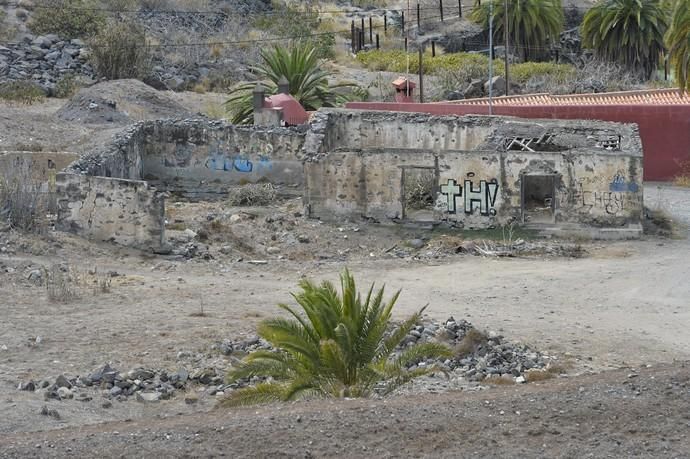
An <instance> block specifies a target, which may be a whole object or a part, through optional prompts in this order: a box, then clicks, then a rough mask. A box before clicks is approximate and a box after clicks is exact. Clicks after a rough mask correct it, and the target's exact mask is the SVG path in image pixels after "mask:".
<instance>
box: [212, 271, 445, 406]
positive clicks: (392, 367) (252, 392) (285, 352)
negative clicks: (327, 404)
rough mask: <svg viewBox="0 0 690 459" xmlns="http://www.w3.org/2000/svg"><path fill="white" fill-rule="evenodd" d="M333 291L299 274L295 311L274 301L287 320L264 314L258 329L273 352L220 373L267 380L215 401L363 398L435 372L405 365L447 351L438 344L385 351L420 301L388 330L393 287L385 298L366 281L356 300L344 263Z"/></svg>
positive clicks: (407, 326)
mask: <svg viewBox="0 0 690 459" xmlns="http://www.w3.org/2000/svg"><path fill="white" fill-rule="evenodd" d="M340 283H341V293H340V294H338V292H337V290H336V288H335V286H334V285H333V284H332V283H330V282H327V281H325V282H323V283H321V284H320V285H317V284H315V283H313V282H311V281H308V280H303V281H302V282H300V284H299V286H300V288H301V289H302V291H301V292H300V293H297V294H293V298H295V300H296V301H297V303H298V304H299V305H300V307H301V308H302V310H303V312H302V313H300V312H298V311H297V310H295V309H294V308H292V307H290V306H288V305H286V304H280V305H278V306H279V307H280V308H281V309H283V310H284V311H286V312H287V313H288V314H289V315H290V316H292V317H291V318H290V319H285V318H273V319H268V320H264V321H263V322H261V324H260V325H259V327H258V333H259V336H261V337H262V338H263V339H265V340H266V341H268V342H269V343H270V344H271V345H272V346H273V347H274V348H275V349H279V350H278V351H275V352H274V351H264V350H259V351H255V352H253V353H251V354H249V355H248V356H247V357H245V359H244V360H243V361H242V362H241V363H240V364H238V365H237V367H236V368H235V369H234V370H232V371H231V372H230V374H229V375H228V377H229V379H230V380H231V381H238V380H242V379H245V378H252V377H254V376H258V377H263V378H270V380H269V381H267V382H263V383H260V384H257V385H256V386H250V387H246V388H243V389H238V390H236V391H233V392H232V393H231V394H230V395H229V396H228V397H227V398H225V399H224V400H223V401H222V402H221V405H222V406H237V405H248V404H255V403H267V402H272V401H288V400H294V399H298V398H304V397H310V396H312V397H313V396H317V397H366V396H368V395H369V394H371V392H372V391H373V390H374V388H376V389H377V390H379V389H380V390H381V392H383V393H390V391H392V390H393V389H395V388H397V387H399V386H400V385H402V384H404V383H406V382H407V381H410V380H411V379H414V378H416V377H418V376H422V375H425V374H428V373H430V372H433V371H438V369H437V368H435V367H433V366H428V367H417V368H415V369H412V370H408V367H410V366H412V365H414V364H416V363H418V362H420V361H421V360H423V359H426V358H430V357H439V358H440V357H451V356H452V355H453V352H452V351H451V349H450V348H448V347H447V346H445V345H443V344H439V343H424V344H417V345H414V346H411V347H407V348H405V350H404V351H402V353H400V354H399V355H397V356H395V357H393V352H394V350H395V349H396V348H397V346H398V345H399V344H400V342H401V341H402V340H403V339H404V338H405V336H407V334H408V333H409V332H410V330H412V328H413V327H414V326H415V324H417V322H419V320H420V319H421V314H422V311H423V310H424V308H422V310H420V311H419V312H418V313H416V314H413V315H412V316H411V317H409V318H408V319H407V320H406V321H405V322H403V323H402V324H401V325H400V326H398V327H395V328H393V329H392V331H390V330H391V328H392V327H391V323H390V319H391V313H392V310H393V306H394V305H395V302H396V301H397V299H398V296H399V295H400V292H399V291H398V292H397V293H396V294H394V295H393V297H392V298H391V299H389V300H388V301H385V300H384V298H383V296H384V289H383V288H381V289H380V290H378V291H377V292H374V285H373V284H372V286H371V287H370V288H369V290H368V291H367V293H366V297H365V298H364V299H363V298H362V296H361V293H360V292H358V291H357V288H356V285H355V280H354V278H353V277H352V275H351V274H350V272H349V271H348V270H345V271H344V272H343V273H342V274H341V276H340Z"/></svg>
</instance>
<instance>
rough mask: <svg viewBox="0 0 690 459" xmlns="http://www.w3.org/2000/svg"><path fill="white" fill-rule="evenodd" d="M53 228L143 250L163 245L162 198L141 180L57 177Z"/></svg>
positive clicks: (163, 213)
mask: <svg viewBox="0 0 690 459" xmlns="http://www.w3.org/2000/svg"><path fill="white" fill-rule="evenodd" d="M56 183H57V195H58V200H57V205H58V215H59V216H60V218H58V222H57V229H58V230H61V231H69V232H73V233H77V234H79V235H81V236H84V237H86V238H88V239H92V240H96V241H107V242H114V243H116V244H120V245H124V246H129V247H134V248H140V249H145V250H154V251H156V250H159V249H160V248H161V247H162V246H163V245H164V242H165V201H164V195H163V194H162V193H159V192H158V191H157V190H156V189H155V188H154V187H151V186H150V185H149V184H148V183H146V182H144V181H141V180H127V179H115V178H108V177H96V176H87V175H77V174H71V173H59V174H57V181H56Z"/></svg>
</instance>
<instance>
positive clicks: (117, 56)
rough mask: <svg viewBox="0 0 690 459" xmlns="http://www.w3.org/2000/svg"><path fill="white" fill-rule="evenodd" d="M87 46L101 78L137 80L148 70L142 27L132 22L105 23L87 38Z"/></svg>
mask: <svg viewBox="0 0 690 459" xmlns="http://www.w3.org/2000/svg"><path fill="white" fill-rule="evenodd" d="M90 46H91V57H90V60H91V63H92V64H93V67H94V70H96V73H97V74H98V75H99V76H101V77H103V78H107V79H109V80H117V79H122V78H139V79H141V78H144V77H145V76H146V75H148V73H149V71H150V66H151V49H150V47H149V46H148V45H147V44H146V35H145V33H144V31H143V29H141V28H140V27H139V26H137V25H135V24H131V23H125V22H119V23H113V24H109V25H108V26H106V27H105V28H104V29H103V30H102V31H101V32H99V33H98V34H97V35H96V36H95V37H93V39H92V40H90Z"/></svg>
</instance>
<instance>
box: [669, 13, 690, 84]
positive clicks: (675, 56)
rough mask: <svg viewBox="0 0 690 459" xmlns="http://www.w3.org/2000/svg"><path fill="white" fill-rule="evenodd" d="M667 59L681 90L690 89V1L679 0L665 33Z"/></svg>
mask: <svg viewBox="0 0 690 459" xmlns="http://www.w3.org/2000/svg"><path fill="white" fill-rule="evenodd" d="M666 41H667V43H668V47H669V61H670V63H671V66H672V68H673V75H674V77H675V80H676V84H677V85H678V87H679V88H680V89H681V91H686V90H690V1H689V0H679V1H678V3H677V5H676V8H675V10H674V11H673V20H672V21H671V27H670V28H669V31H668V34H667V35H666Z"/></svg>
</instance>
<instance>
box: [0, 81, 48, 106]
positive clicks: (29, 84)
mask: <svg viewBox="0 0 690 459" xmlns="http://www.w3.org/2000/svg"><path fill="white" fill-rule="evenodd" d="M45 95H46V93H45V91H44V90H43V89H42V88H41V87H40V86H39V85H37V84H36V83H34V82H33V81H28V80H19V81H8V82H5V83H0V99H3V100H8V101H12V102H21V103H23V104H29V105H30V104H33V103H34V102H38V101H40V100H43V98H44V97H45Z"/></svg>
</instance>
